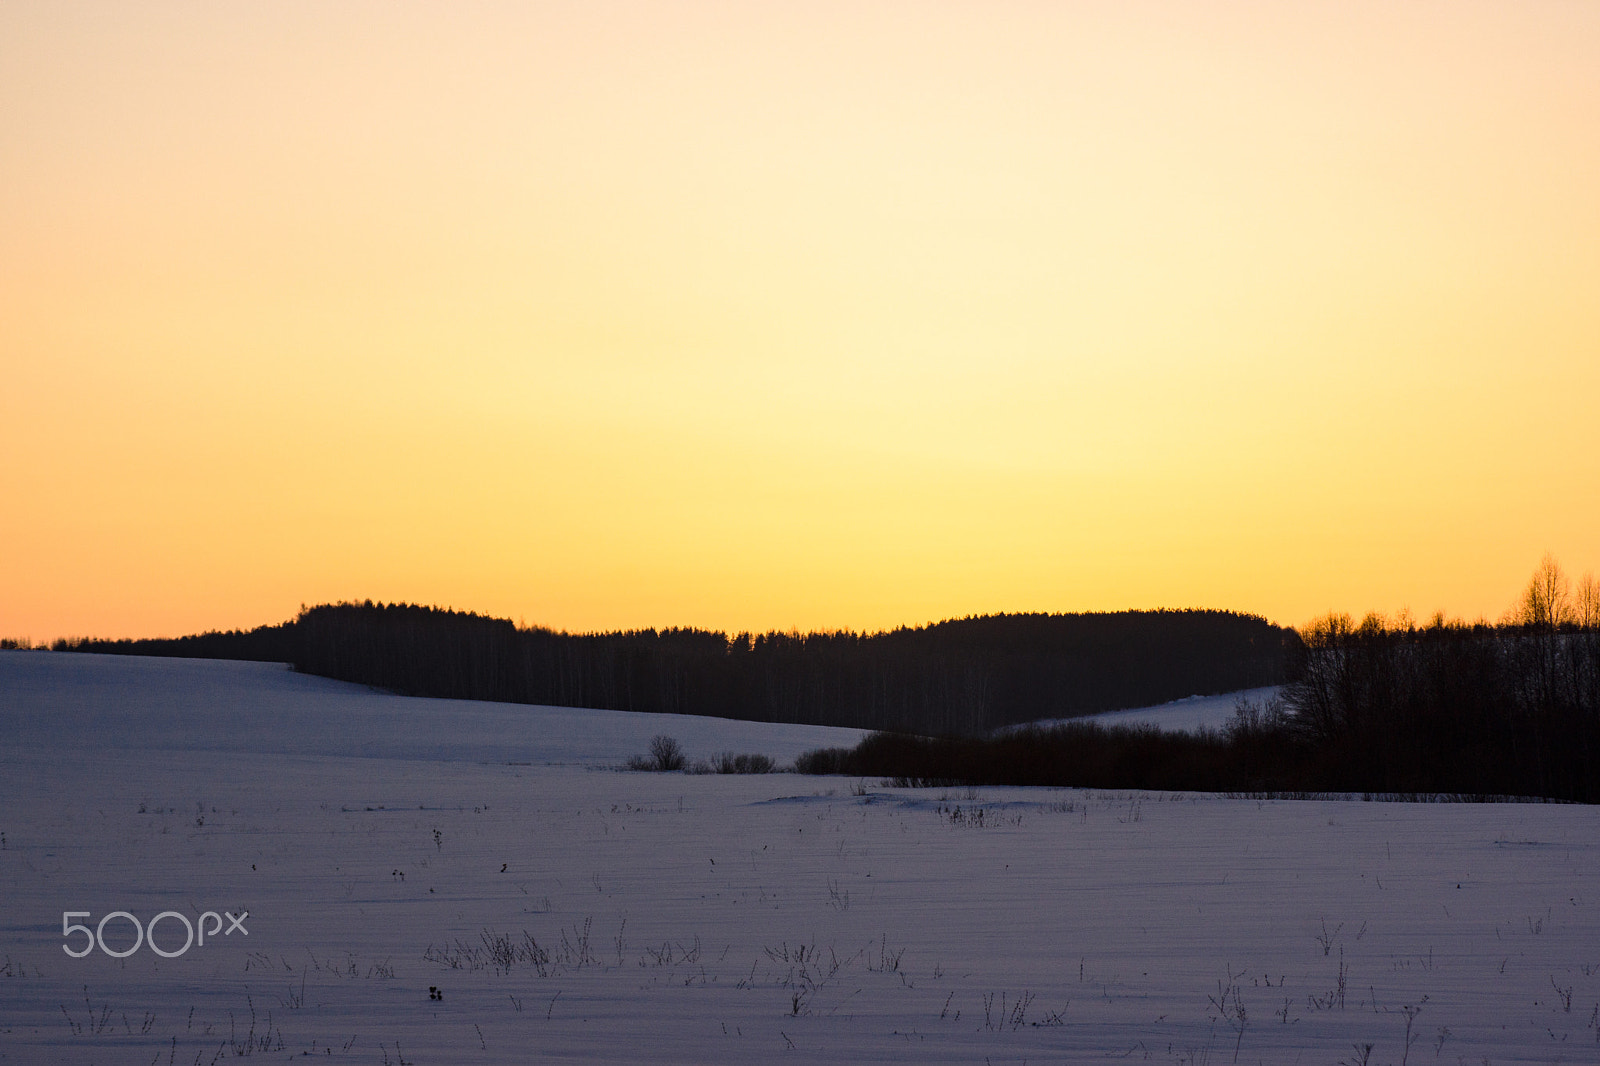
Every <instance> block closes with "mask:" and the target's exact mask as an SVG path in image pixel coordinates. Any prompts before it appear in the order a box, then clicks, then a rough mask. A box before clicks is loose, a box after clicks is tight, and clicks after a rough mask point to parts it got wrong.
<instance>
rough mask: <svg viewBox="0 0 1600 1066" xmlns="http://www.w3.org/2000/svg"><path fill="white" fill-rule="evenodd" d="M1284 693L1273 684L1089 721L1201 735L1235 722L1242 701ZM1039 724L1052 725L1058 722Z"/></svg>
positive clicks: (1263, 700)
mask: <svg viewBox="0 0 1600 1066" xmlns="http://www.w3.org/2000/svg"><path fill="white" fill-rule="evenodd" d="M1281 691H1282V688H1281V687H1280V686H1278V685H1269V686H1267V687H1266V688H1247V689H1245V690H1243V691H1242V692H1229V693H1227V694H1225V695H1221V696H1186V697H1184V698H1183V699H1181V700H1173V701H1172V702H1171V703H1163V704H1160V705H1158V706H1155V707H1140V708H1137V709H1135V710H1131V711H1107V712H1106V713H1104V714H1097V715H1093V716H1091V717H1090V718H1089V719H1088V720H1089V721H1094V722H1098V723H1100V724H1101V725H1149V726H1155V727H1156V728H1157V729H1163V730H1169V731H1174V732H1183V733H1198V732H1199V731H1200V730H1202V729H1211V730H1215V731H1218V732H1220V731H1222V730H1223V729H1225V728H1227V726H1228V724H1229V723H1230V722H1232V721H1233V717H1234V709H1235V708H1236V707H1238V705H1239V701H1240V700H1241V699H1244V700H1248V701H1250V702H1251V703H1252V704H1255V705H1256V706H1258V707H1259V706H1261V705H1264V704H1265V703H1266V702H1267V701H1268V700H1270V699H1272V698H1273V697H1275V696H1277V695H1278V694H1279V693H1280V692H1281ZM1059 721H1061V722H1073V721H1078V722H1081V721H1085V719H1082V718H1077V719H1072V718H1064V719H1060V720H1059ZM1037 724H1038V725H1041V726H1049V725H1054V724H1056V722H1055V721H1048V722H1039V723H1037Z"/></svg>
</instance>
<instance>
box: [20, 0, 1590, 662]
mask: <svg viewBox="0 0 1600 1066" xmlns="http://www.w3.org/2000/svg"><path fill="white" fill-rule="evenodd" d="M0 116H3V117H0V445H3V447H4V451H5V455H6V459H5V462H4V463H3V464H0V500H3V501H4V505H3V507H0V636H4V637H31V638H32V639H34V640H49V639H51V638H54V637H59V636H68V635H94V636H103V637H144V636H177V635H180V634H184V633H192V632H199V631H202V630H207V629H228V628H247V627H251V626H255V625H260V624H263V623H272V622H279V621H283V620H285V619H287V618H290V617H293V616H294V615H295V613H296V612H297V611H298V610H299V608H300V606H301V605H302V604H307V605H309V604H315V603H321V602H330V601H338V600H347V599H368V598H370V599H373V600H383V601H389V602H401V601H404V602H416V603H423V604H437V605H439V606H453V607H455V608H457V609H461V610H472V611H478V612H480V613H486V614H492V615H498V616H504V617H510V618H512V619H519V620H522V621H524V622H525V623H527V624H529V625H534V624H539V625H547V626H551V627H554V628H559V629H568V630H599V629H619V628H636V627H646V626H656V627H664V626H671V625H693V626H702V627H708V628H716V629H725V630H731V631H737V630H758V631H759V630H767V629H785V630H786V629H791V628H798V629H801V630H807V629H835V628H853V629H866V630H872V629H881V628H890V627H893V626H897V625H902V624H905V625H918V624H923V623H926V622H929V621H934V620H938V619H942V618H949V617H960V616H965V615H969V614H984V613H994V612H1001V611H1092V610H1117V609H1123V608H1150V607H1213V608H1225V609H1232V610H1239V611H1246V612H1251V613H1256V614H1261V615H1264V616H1266V617H1268V618H1269V619H1271V620H1273V621H1275V622H1279V623H1281V624H1285V625H1299V624H1302V623H1304V622H1305V621H1307V620H1308V619H1310V618H1312V617H1314V616H1316V615H1320V614H1323V613H1325V612H1327V611H1330V610H1338V611H1347V612H1350V613H1352V614H1355V615H1360V614H1362V613H1364V612H1366V611H1368V610H1377V611H1383V612H1394V611H1397V610H1399V609H1401V608H1409V609H1410V610H1412V611H1413V612H1415V613H1416V614H1417V615H1419V616H1426V615H1427V614H1430V613H1431V612H1433V611H1434V610H1436V609H1440V610H1443V611H1445V612H1446V613H1447V614H1450V615H1452V616H1461V617H1466V618H1469V619H1470V618H1475V617H1479V616H1485V617H1488V618H1490V619H1491V620H1492V619H1494V618H1497V617H1498V616H1499V615H1500V614H1501V612H1502V611H1504V610H1505V609H1506V608H1507V607H1509V606H1510V605H1511V603H1512V601H1513V600H1514V599H1515V598H1516V595H1517V593H1518V592H1519V590H1520V589H1521V588H1522V586H1523V585H1524V584H1525V583H1526V581H1527V579H1528V577H1529V575H1530V573H1531V572H1532V570H1533V568H1534V566H1535V565H1536V564H1537V563H1538V561H1539V559H1540V557H1541V555H1542V554H1543V553H1544V552H1546V551H1548V552H1550V553H1552V554H1553V555H1554V556H1555V557H1556V558H1557V559H1559V560H1560V562H1561V564H1562V565H1563V566H1564V567H1565V569H1566V570H1567V571H1568V572H1569V573H1570V574H1571V575H1572V576H1574V577H1576V576H1577V575H1579V574H1581V573H1583V572H1584V571H1594V572H1597V573H1600V5H1596V4H1591V3H1577V2H1568V3H1540V4H1516V3H1465V2H1449V3H1444V2H1435V3H1407V4H1380V3H1359V2H1357V3H1351V2H1339V3H1308V4H1293V5H1285V4H1271V3H1191V4H1179V3H1123V2H1117V3H1072V4H1054V3H1023V2H1018V3H1000V4H993V3H984V4H980V3H919V4H912V3H877V2H871V3H865V4H863V3H850V4H845V3H804V4H800V3H795V4H788V3H784V4H732V3H683V4H648V3H612V4H603V5H597V4H586V3H539V4H526V5H525V4H510V3H506V4H498V3H474V4H464V5H441V4H422V3H383V4H376V3H373V4H361V3H350V4H337V5H328V4H314V3H279V4H272V5H259V4H243V3H235V2H220V3H208V4H143V3H141V4H137V5H128V4H121V5H118V4H98V3H94V4H75V3H48V4H45V3H15V4H8V5H6V6H5V7H4V8H0Z"/></svg>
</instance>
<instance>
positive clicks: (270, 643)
mask: <svg viewBox="0 0 1600 1066" xmlns="http://www.w3.org/2000/svg"><path fill="white" fill-rule="evenodd" d="M295 641H296V633H295V624H294V623H293V622H283V623H281V624H279V625H275V626H258V627H257V628H255V629H248V630H246V629H230V630H228V631H227V632H220V631H217V630H212V631H210V632H206V633H196V634H193V635H191V636H187V637H172V638H167V637H154V638H147V639H143V640H99V639H96V638H94V637H63V638H61V639H60V640H56V641H53V642H52V643H51V644H50V648H51V650H52V651H85V652H94V653H96V654H99V655H164V656H172V657H176V658H183V659H245V660H248V661H250V662H261V663H287V662H293V661H294V657H295V650H296V647H297V645H296V643H295Z"/></svg>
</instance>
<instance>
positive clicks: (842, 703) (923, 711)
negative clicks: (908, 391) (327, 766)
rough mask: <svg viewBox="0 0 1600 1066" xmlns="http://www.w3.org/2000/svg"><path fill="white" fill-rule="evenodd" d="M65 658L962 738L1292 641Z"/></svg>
mask: <svg viewBox="0 0 1600 1066" xmlns="http://www.w3.org/2000/svg"><path fill="white" fill-rule="evenodd" d="M58 646H59V647H63V648H66V649H70V650H77V651H112V652H124V653H129V654H139V655H164V654H176V655H193V656H202V657H209V656H218V657H223V656H225V657H228V658H248V659H279V660H282V661H288V662H292V663H293V664H294V666H295V668H296V669H297V670H300V671H302V672H304V673H309V674H320V675H322V676H324V677H332V678H338V679H340V680H344V681H356V682H360V683H363V684H367V685H373V686H376V687H379V688H385V689H389V690H391V691H394V692H399V693H402V694H405V695H416V696H439V697H450V698H459V699H481V700H503V701H508V702H518V703H541V704H555V705H559V706H570V707H595V708H603V709H611V710H624V711H654V712H662V713H668V714H699V715H711V716H715V717H723V718H737V719H746V720H754V721H767V722H793V723H806V724H816V725H836V726H851V727H857V728H863V729H880V730H893V731H901V732H909V733H921V734H936V735H942V734H952V735H956V734H975V733H979V732H982V731H984V730H987V729H990V728H992V727H995V726H1000V725H1007V724H1012V723H1019V722H1028V721H1033V720H1037V719H1040V718H1068V717H1075V716H1079V715H1085V714H1093V713H1096V712H1099V711H1106V710H1116V709H1120V708H1125V707H1138V706H1144V705H1148V704H1154V703H1163V702H1165V701H1167V700H1172V699H1178V698H1181V697H1184V696H1189V695H1193V694H1212V693H1217V692H1229V691H1233V690H1235V689H1241V688H1251V687H1256V686H1260V685H1272V684H1278V683H1281V682H1282V681H1284V680H1285V678H1286V674H1285V665H1286V663H1287V662H1288V661H1289V658H1288V656H1289V654H1291V653H1293V652H1295V650H1296V649H1297V647H1298V639H1297V638H1296V637H1295V634H1294V632H1293V631H1292V630H1287V629H1282V628H1280V627H1278V626H1275V625H1273V624H1271V623H1270V622H1267V621H1266V620H1265V619H1262V618H1258V617H1255V616H1251V615H1243V614H1236V613H1233V612H1229V611H1205V610H1181V611H1125V612H1118V613H1108V614H1015V615H988V616H983V617H973V618H964V619H959V620H952V621H945V622H939V623H936V624H933V625H928V626H922V627H917V628H901V629H895V630H892V631H889V632H884V633H872V634H861V633H851V632H832V633H805V634H801V633H763V634H759V635H753V634H749V633H740V634H736V635H733V636H729V635H727V634H724V633H719V632H711V631H707V630H699V629H666V630H654V629H646V630H636V631H629V632H615V633H595V634H571V633H562V632H556V631H553V630H549V629H542V628H521V627H518V626H516V625H514V624H513V623H511V622H510V621H507V620H505V619H498V618H489V617H485V616H482V615H477V614H470V613H463V612H458V611H448V610H441V609H439V608H435V607H420V606H413V605H409V604H388V605H385V604H374V603H371V602H367V603H360V604H355V603H346V604H334V605H323V606H318V607H311V608H308V609H305V610H303V611H302V612H301V614H300V615H299V617H298V618H296V619H295V620H294V621H293V622H289V623H285V624H284V625H282V626H274V627H267V628H263V629H257V630H252V631H250V632H248V633H218V634H205V635H202V636H198V637H186V638H182V639H180V640H177V641H118V642H115V643H108V642H97V641H75V642H62V643H60V644H58Z"/></svg>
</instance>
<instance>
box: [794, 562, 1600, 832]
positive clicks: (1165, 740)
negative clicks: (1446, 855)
mask: <svg viewBox="0 0 1600 1066" xmlns="http://www.w3.org/2000/svg"><path fill="white" fill-rule="evenodd" d="M1596 599H1597V597H1596V596H1595V582H1594V580H1593V578H1592V577H1589V576H1588V575H1586V576H1585V577H1584V578H1583V579H1582V580H1581V581H1580V582H1579V583H1578V586H1577V591H1576V594H1575V595H1574V594H1573V590H1572V586H1571V583H1570V582H1568V581H1567V579H1566V578H1565V576H1564V575H1563V574H1562V573H1561V570H1560V567H1559V566H1558V565H1557V564H1556V562H1555V561H1554V560H1553V559H1551V558H1549V557H1546V559H1545V560H1544V561H1543V562H1542V563H1541V564H1540V566H1539V569H1538V570H1537V571H1536V572H1535V574H1534V576H1533V579H1532V580H1531V581H1530V582H1529V584H1528V586H1527V588H1526V589H1524V591H1523V594H1522V596H1521V597H1520V598H1519V600H1518V601H1517V604H1516V606H1515V607H1514V608H1513V609H1512V610H1510V611H1508V612H1507V614H1506V616H1505V617H1504V618H1503V619H1502V620H1501V621H1500V623H1499V624H1495V625H1491V624H1489V623H1486V622H1479V623H1473V624H1466V623H1462V622H1451V621H1447V620H1446V619H1445V618H1444V617H1443V616H1442V615H1436V616H1435V617H1434V618H1433V619H1432V620H1431V621H1430V622H1428V623H1427V624H1425V625H1421V626H1419V625H1417V624H1416V622H1415V621H1414V620H1413V619H1411V618H1410V617H1408V616H1404V615H1403V616H1402V617H1400V618H1399V619H1395V620H1388V619H1384V618H1383V617H1381V616H1379V615H1376V614H1373V615H1368V616H1367V617H1366V618H1365V619H1363V620H1362V621H1361V622H1360V623H1356V622H1354V621H1353V620H1352V619H1351V618H1350V617H1349V616H1347V615H1338V614H1335V615H1329V616H1327V617H1325V618H1321V619H1318V620H1317V621H1316V622H1314V623H1312V624H1311V625H1309V626H1307V627H1306V628H1305V629H1304V631H1303V632H1302V634H1301V637H1302V640H1301V641H1300V642H1299V643H1298V644H1297V645H1293V646H1292V648H1293V651H1292V658H1293V661H1292V663H1291V666H1290V669H1291V673H1292V677H1293V680H1292V681H1291V682H1290V683H1289V684H1288V685H1286V686H1285V688H1284V690H1283V698H1282V700H1281V701H1272V702H1271V703H1269V704H1268V705H1265V706H1250V705H1241V706H1240V708H1239V713H1238V714H1237V715H1236V718H1235V721H1234V723H1233V724H1232V726H1231V727H1230V728H1229V729H1227V730H1225V731H1222V732H1219V733H1210V734H1202V735H1199V736H1189V735H1184V734H1177V735H1174V734H1161V733H1158V732H1156V731H1154V730H1150V729H1102V728H1099V727H1097V726H1095V725H1093V724H1092V723H1081V724H1080V723H1073V724H1069V725H1067V726H1065V727H1062V728H1056V729H1048V730H1037V729H1036V730H1026V731H1023V732H1022V733H1020V734H1012V735H1006V736H994V737H983V738H974V737H967V738H961V737H946V738H926V737H904V736H900V737H893V736H887V735H881V734H880V735H877V736H874V737H871V738H868V740H867V741H866V742H864V743H863V744H861V745H860V746H859V747H858V748H856V749H854V750H853V751H823V752H815V753H811V754H810V755H808V756H807V757H805V758H803V759H802V760H800V763H799V765H802V766H804V767H807V768H809V769H812V770H814V771H816V772H843V773H852V774H862V775H873V776H882V777H889V778H893V779H897V780H900V781H903V782H906V783H924V784H925V783H934V782H951V783H970V784H1051V785H1080V786H1098V787H1113V788H1157V789H1198V790H1208V791H1235V792H1277V793H1324V792H1357V793H1379V794H1389V795H1395V794H1400V795H1450V796H1485V795H1488V796H1540V797H1548V798H1553V799H1562V800H1575V801H1581V802H1588V803H1594V802H1600V612H1597V611H1596V610H1595V607H1596Z"/></svg>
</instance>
